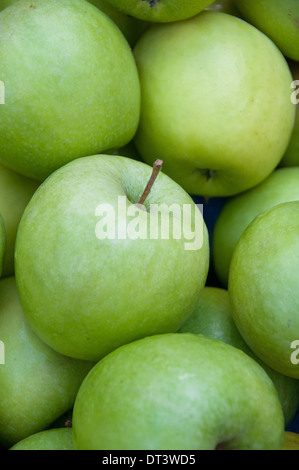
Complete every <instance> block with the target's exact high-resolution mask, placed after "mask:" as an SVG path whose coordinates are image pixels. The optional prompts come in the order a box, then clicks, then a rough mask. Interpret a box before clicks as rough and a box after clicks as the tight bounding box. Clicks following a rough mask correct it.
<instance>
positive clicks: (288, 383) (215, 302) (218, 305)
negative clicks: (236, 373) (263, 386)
mask: <svg viewBox="0 0 299 470" xmlns="http://www.w3.org/2000/svg"><path fill="white" fill-rule="evenodd" d="M179 333H193V334H200V335H204V336H206V337H208V338H212V339H215V340H218V341H223V342H225V343H228V344H230V345H231V346H234V347H235V348H238V349H241V350H242V351H244V352H245V353H246V354H248V355H249V356H251V357H252V358H253V359H254V360H255V361H257V362H258V363H259V364H260V365H261V366H262V367H263V369H264V370H265V371H266V372H267V374H268V375H269V377H270V378H271V380H272V382H273V383H274V385H275V388H276V390H277V393H278V397H279V400H280V403H281V406H282V410H283V413H284V419H285V425H286V426H288V425H289V424H290V423H291V422H292V421H293V419H294V417H295V415H296V412H297V410H298V407H299V381H298V380H297V379H293V378H291V377H287V376H285V375H283V374H280V373H279V372H277V371H276V370H273V369H272V368H270V367H268V366H267V365H266V364H264V363H263V362H262V361H261V360H260V359H259V358H258V357H257V356H256V355H255V354H254V353H253V352H252V350H251V349H250V348H249V347H248V345H247V344H246V343H245V341H244V339H243V338H242V336H241V335H240V333H239V331H238V329H237V327H236V324H235V322H234V319H233V315H232V311H231V306H230V300H229V294H228V291H227V290H226V289H222V288H219V287H209V286H206V287H204V288H203V290H202V291H201V295H200V299H199V302H198V304H197V307H196V309H195V310H194V312H193V313H192V315H191V316H190V317H189V318H188V320H187V321H186V322H185V324H184V325H183V326H182V328H180V330H179Z"/></svg>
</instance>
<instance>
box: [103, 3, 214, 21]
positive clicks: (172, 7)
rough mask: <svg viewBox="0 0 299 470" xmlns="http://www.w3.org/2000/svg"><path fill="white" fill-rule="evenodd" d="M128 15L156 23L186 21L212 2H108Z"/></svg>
mask: <svg viewBox="0 0 299 470" xmlns="http://www.w3.org/2000/svg"><path fill="white" fill-rule="evenodd" d="M107 3H110V4H111V5H112V6H114V7H115V8H117V9H119V10H120V11H122V12H123V13H126V14H127V15H130V16H133V17H134V18H139V19H141V20H146V21H151V22H154V23H168V22H174V21H180V20H184V19H186V18H190V17H191V16H194V15H196V14H197V13H199V12H201V11H202V10H204V8H206V7H207V6H208V5H210V4H211V3H212V0H188V2H182V1H181V0H156V1H154V0H107Z"/></svg>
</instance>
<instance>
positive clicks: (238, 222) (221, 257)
mask: <svg viewBox="0 0 299 470" xmlns="http://www.w3.org/2000/svg"><path fill="white" fill-rule="evenodd" d="M294 200H299V168H279V169H277V170H275V171H274V172H273V173H272V174H271V175H270V176H269V177H268V178H266V180H265V181H263V182H262V183H261V184H259V185H258V186H256V187H254V188H252V189H250V190H248V191H245V192H244V193H242V194H238V195H237V196H235V197H232V198H230V199H228V200H227V201H226V202H225V204H224V206H223V207H222V210H221V212H220V214H219V216H218V217H217V220H216V223H215V226H214V229H213V234H212V261H213V265H214V269H215V272H216V275H217V278H218V279H219V281H220V283H221V285H222V286H223V287H227V285H228V275H229V266H230V262H231V258H232V255H233V252H234V249H235V247H236V244H237V242H238V240H239V238H240V236H241V235H242V233H243V232H244V230H245V229H246V227H248V225H249V224H250V222H252V220H253V219H255V217H257V216H258V215H259V214H261V213H262V212H264V211H266V210H267V209H270V208H271V207H274V206H276V205H278V204H281V203H283V202H288V201H294Z"/></svg>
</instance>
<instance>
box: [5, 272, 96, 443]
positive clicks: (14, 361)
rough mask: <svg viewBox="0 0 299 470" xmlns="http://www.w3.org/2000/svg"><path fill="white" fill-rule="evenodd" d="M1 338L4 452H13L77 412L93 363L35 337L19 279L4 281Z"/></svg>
mask: <svg viewBox="0 0 299 470" xmlns="http://www.w3.org/2000/svg"><path fill="white" fill-rule="evenodd" d="M0 339H1V342H2V343H1V344H3V346H4V348H3V349H4V358H1V359H4V360H3V361H1V364H0V382H1V388H0V422H1V427H0V447H3V448H8V447H10V446H12V445H14V444H15V443H17V442H19V441H20V440H22V439H24V438H26V437H28V436H30V435H31V434H34V433H36V432H40V431H42V430H44V429H45V428H47V427H48V426H49V425H51V423H53V421H55V420H56V419H57V418H58V417H59V416H61V415H62V414H63V413H65V412H66V411H68V410H69V409H70V408H72V406H73V404H74V400H75V397H76V394H77V392H78V390H79V387H80V385H81V383H82V380H83V379H84V377H85V376H86V374H87V373H88V372H89V370H90V369H91V367H92V366H93V365H94V364H93V363H90V362H87V361H78V360H74V359H71V358H69V357H65V356H62V355H60V354H58V353H56V352H55V351H53V350H52V349H51V348H49V347H48V346H47V345H45V344H44V343H43V342H42V341H41V340H40V339H39V338H38V337H37V336H36V335H35V333H34V332H33V331H32V329H31V328H30V326H29V325H28V323H27V321H26V319H25V317H24V312H23V310H22V307H21V305H20V301H19V296H18V292H17V288H16V284H15V279H14V278H7V279H2V280H1V281H0ZM3 362H4V363H3Z"/></svg>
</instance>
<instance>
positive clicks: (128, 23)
mask: <svg viewBox="0 0 299 470" xmlns="http://www.w3.org/2000/svg"><path fill="white" fill-rule="evenodd" d="M88 1H89V3H92V4H93V5H94V6H96V7H97V8H99V9H100V10H102V11H103V12H104V13H105V14H106V15H108V16H109V18H111V19H112V21H114V23H115V24H116V25H117V26H118V27H119V29H120V30H121V32H122V33H123V35H124V36H125V38H126V39H127V41H128V43H129V44H130V46H131V47H134V46H135V44H136V42H137V40H138V39H139V38H140V36H141V35H142V34H143V33H144V32H145V31H146V30H147V28H148V26H149V23H148V22H147V21H141V20H138V19H137V18H134V17H132V16H129V15H126V14H125V13H123V12H121V11H120V10H119V9H118V8H115V7H113V6H111V5H110V4H109V3H108V2H107V1H104V0H88Z"/></svg>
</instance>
